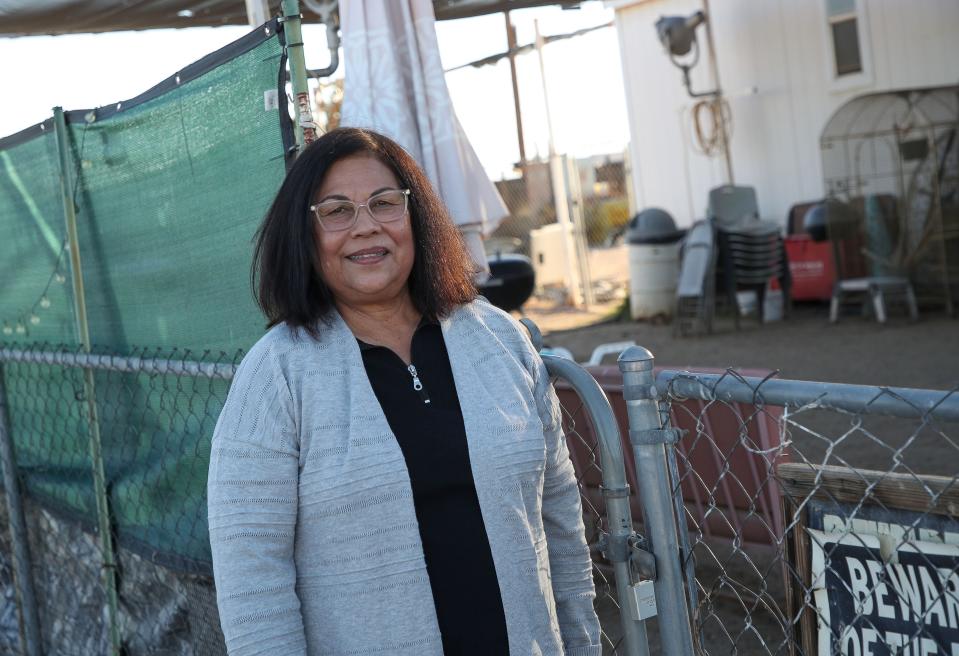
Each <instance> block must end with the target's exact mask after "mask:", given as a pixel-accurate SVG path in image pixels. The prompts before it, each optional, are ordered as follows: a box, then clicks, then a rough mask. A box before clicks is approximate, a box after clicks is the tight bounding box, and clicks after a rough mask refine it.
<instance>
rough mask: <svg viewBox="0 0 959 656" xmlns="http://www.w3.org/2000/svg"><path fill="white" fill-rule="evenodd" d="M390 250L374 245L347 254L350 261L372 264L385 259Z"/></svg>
mask: <svg viewBox="0 0 959 656" xmlns="http://www.w3.org/2000/svg"><path fill="white" fill-rule="evenodd" d="M389 253H390V251H389V249H387V248H380V247H373V248H363V249H360V250H358V251H356V252H355V253H351V254H350V255H347V256H346V259H348V260H349V261H350V262H355V263H356V264H363V265H367V266H368V265H370V264H378V263H380V262H382V261H383V259H384V258H385V257H386V256H387V255H389Z"/></svg>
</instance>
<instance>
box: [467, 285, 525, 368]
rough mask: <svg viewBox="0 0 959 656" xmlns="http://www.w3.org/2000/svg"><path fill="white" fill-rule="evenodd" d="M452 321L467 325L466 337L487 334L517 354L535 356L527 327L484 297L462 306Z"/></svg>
mask: <svg viewBox="0 0 959 656" xmlns="http://www.w3.org/2000/svg"><path fill="white" fill-rule="evenodd" d="M452 320H453V321H454V322H456V321H459V322H461V323H463V324H467V325H466V330H465V331H464V334H465V335H466V336H469V335H475V334H476V333H485V334H488V335H490V336H491V337H493V338H495V339H496V340H498V341H499V342H501V343H503V344H504V345H506V346H508V347H509V348H510V350H512V351H514V352H515V353H517V354H522V355H523V356H528V355H529V354H535V348H534V347H533V343H532V341H531V339H530V335H529V331H527V330H526V327H525V326H523V324H521V323H520V322H519V320H518V319H516V317H514V316H513V315H511V314H510V313H509V312H506V311H504V310H502V309H500V308H498V307H496V306H495V305H493V304H492V303H490V302H489V301H488V300H486V299H485V298H483V297H482V296H479V297H477V298H476V300H474V301H471V302H470V303H466V304H464V305H461V306H460V307H459V309H458V310H457V312H456V313H454V316H453V317H452Z"/></svg>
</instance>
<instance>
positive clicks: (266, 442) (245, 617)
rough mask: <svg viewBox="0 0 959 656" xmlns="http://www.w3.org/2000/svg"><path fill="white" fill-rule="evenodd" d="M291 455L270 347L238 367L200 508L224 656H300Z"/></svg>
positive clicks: (293, 431) (289, 422)
mask: <svg viewBox="0 0 959 656" xmlns="http://www.w3.org/2000/svg"><path fill="white" fill-rule="evenodd" d="M298 447H299V445H298V438H297V428H296V422H295V413H294V411H293V399H292V395H291V393H290V389H289V385H288V383H287V380H286V378H285V377H284V375H283V373H282V372H281V370H280V367H279V366H278V364H277V360H276V358H275V356H274V353H273V352H272V349H271V346H270V344H269V343H267V344H257V345H256V346H255V347H254V348H253V349H252V350H251V351H250V353H249V354H248V355H247V357H246V358H244V360H243V362H242V363H241V364H240V366H239V368H238V370H237V372H236V375H235V377H234V379H233V384H232V386H231V387H230V393H229V395H228V396H227V400H226V404H225V405H224V407H223V411H222V412H221V413H220V417H219V420H218V421H217V424H216V428H215V430H214V433H213V447H212V452H211V454H210V472H209V479H208V484H207V503H208V511H209V523H210V545H211V547H212V551H213V574H214V578H215V580H216V593H217V606H218V607H219V611H220V625H221V626H222V628H223V634H224V636H225V638H226V647H227V652H228V653H229V654H230V656H248V655H252V654H270V655H271V656H275V655H277V654H284V656H285V655H288V654H289V655H293V656H296V655H303V656H305V654H306V637H305V634H304V630H303V619H302V615H301V612H300V602H299V599H298V598H297V595H296V590H295V584H296V568H295V565H294V561H293V539H294V529H295V526H296V516H297V487H298V485H297V484H298V476H299V473H298V472H299V448H298Z"/></svg>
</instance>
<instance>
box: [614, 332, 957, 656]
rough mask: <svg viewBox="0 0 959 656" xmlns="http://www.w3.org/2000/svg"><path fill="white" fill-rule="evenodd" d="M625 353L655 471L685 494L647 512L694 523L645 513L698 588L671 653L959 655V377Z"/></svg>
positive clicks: (646, 453)
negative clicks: (810, 378)
mask: <svg viewBox="0 0 959 656" xmlns="http://www.w3.org/2000/svg"><path fill="white" fill-rule="evenodd" d="M620 366H621V367H622V368H623V369H624V380H623V396H624V398H625V400H626V404H627V406H628V410H629V427H630V431H629V432H630V438H631V441H632V443H633V447H634V451H635V454H636V462H637V467H638V476H640V477H642V476H643V475H644V472H645V474H646V475H649V472H650V469H644V461H645V462H646V466H647V467H649V466H650V463H651V459H652V460H653V461H655V460H656V459H657V458H658V459H659V464H657V465H656V466H655V467H654V468H653V469H656V470H661V471H659V472H658V473H657V474H656V475H657V476H660V477H661V478H662V479H663V480H666V481H667V483H666V485H667V488H668V489H669V490H670V491H671V493H672V494H671V503H672V505H673V508H674V512H669V509H667V508H666V505H667V504H666V503H663V502H662V500H657V499H643V500H642V506H643V509H644V512H646V513H649V512H651V511H652V512H653V514H654V515H655V513H656V512H659V513H660V514H662V515H664V516H666V522H667V523H668V522H669V520H670V519H672V518H679V519H680V521H679V523H678V526H677V527H676V528H677V532H676V533H675V534H674V535H675V536H676V540H675V541H672V540H671V539H670V538H669V536H666V537H665V539H663V538H662V536H660V534H659V533H658V531H656V530H654V528H653V526H652V525H651V523H649V522H648V519H649V515H647V524H646V526H645V527H644V529H645V530H646V532H647V533H648V535H650V537H651V543H652V548H653V551H654V553H655V555H656V559H657V563H658V564H659V568H658V569H659V575H660V576H659V579H658V581H657V584H656V585H657V599H658V600H665V601H666V602H667V603H676V600H677V599H680V598H682V600H683V603H682V606H683V607H682V608H681V609H679V610H678V618H676V617H674V618H669V617H667V616H666V613H667V612H671V611H667V608H665V607H664V606H663V604H662V603H661V604H660V608H659V617H658V618H657V619H658V621H659V623H660V624H661V630H663V650H664V651H663V653H667V654H674V653H675V654H687V653H690V654H691V653H698V654H743V655H746V656H751V655H753V654H790V655H792V654H800V655H812V654H857V655H860V654H861V655H864V654H900V655H903V656H904V655H906V654H909V655H916V654H937V655H938V654H943V655H945V656H952V655H953V654H955V653H959V570H957V567H959V519H957V517H959V435H957V432H956V422H959V389H953V390H951V391H932V390H913V389H902V388H889V387H870V386H858V385H841V384H835V383H818V382H804V381H789V380H780V379H778V378H776V377H775V376H774V375H769V376H766V377H756V376H746V375H742V374H740V373H738V372H736V371H734V370H729V371H727V372H725V373H688V372H677V371H663V372H660V373H659V374H658V375H657V376H656V377H655V379H654V377H653V373H652V356H651V354H649V352H648V351H646V350H645V349H641V348H635V349H631V350H630V351H627V352H626V353H625V354H624V356H623V358H621V360H620ZM631 366H632V367H634V369H635V368H636V367H638V368H639V370H641V372H639V371H635V370H634V371H632V372H631V371H630V367H631ZM654 380H655V382H654ZM657 410H658V412H657ZM641 487H642V486H641ZM645 493H646V489H645V488H642V489H641V495H642V494H645ZM657 507H659V510H657ZM671 554H676V555H678V556H679V558H673V557H672V556H671ZM672 564H674V565H675V567H673V568H672V571H673V574H680V573H681V578H679V579H672V580H667V579H664V577H663V572H664V571H669V569H670V565H672ZM664 565H666V567H664ZM683 579H684V580H683ZM677 605H678V604H677ZM687 614H688V618H687V617H685V615H687ZM664 623H671V625H672V626H674V627H675V628H676V629H677V630H676V632H675V633H674V634H670V635H667V634H666V632H665V630H664V629H665V624H664ZM687 627H691V630H689V631H687V630H686V628H687ZM686 636H688V639H687V637H686ZM669 640H673V642H672V643H671V644H667V641H669Z"/></svg>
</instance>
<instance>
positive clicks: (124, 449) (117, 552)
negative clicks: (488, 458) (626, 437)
mask: <svg viewBox="0 0 959 656" xmlns="http://www.w3.org/2000/svg"><path fill="white" fill-rule="evenodd" d="M239 358H240V354H239V353H237V354H234V355H226V354H222V353H220V354H212V353H200V354H195V353H190V352H177V351H157V350H149V351H147V350H141V351H135V352H134V353H132V354H130V355H127V356H118V355H113V354H109V353H105V352H101V353H93V354H88V353H85V352H83V351H82V350H81V349H77V348H72V349H64V348H62V347H61V348H53V347H51V346H50V345H45V344H44V345H35V346H32V347H30V348H23V347H22V346H17V347H3V348H0V372H2V377H0V380H2V381H3V383H4V385H3V389H2V390H0V392H3V393H2V394H0V398H2V400H3V402H2V405H0V410H2V412H0V422H2V424H0V431H2V433H0V437H2V438H3V439H2V440H0V442H3V443H5V444H8V445H9V446H10V447H12V448H11V449H10V453H9V454H8V455H9V456H12V457H13V458H15V463H16V469H15V474H14V475H13V476H12V477H9V479H8V480H6V483H5V485H4V488H5V490H6V492H5V493H4V495H3V496H4V499H3V500H4V504H3V510H2V512H3V515H4V517H3V519H4V522H3V525H4V526H5V527H7V529H8V530H4V531H3V532H2V536H0V594H2V595H3V597H4V599H6V600H8V601H9V602H10V603H8V604H5V605H4V611H3V612H2V613H0V653H28V654H40V653H46V654H64V655H72V654H76V655H78V656H80V655H84V656H86V655H89V654H107V653H116V652H114V650H113V647H112V645H113V644H116V645H117V650H118V651H122V653H125V654H130V655H134V654H182V655H184V656H186V655H190V654H202V655H206V654H223V653H225V647H224V644H223V637H222V634H221V632H220V628H219V618H218V614H217V609H216V593H215V589H214V586H213V580H212V576H211V573H212V570H211V566H210V557H209V546H208V535H207V525H206V494H205V491H206V473H207V468H208V465H209V450H210V436H211V434H212V432H213V427H214V424H215V422H216V418H217V416H218V414H219V411H220V409H221V407H222V404H223V402H224V400H225V398H226V393H227V391H228V387H229V382H230V380H231V378H232V375H233V373H234V371H235V368H236V363H237V362H238V361H239ZM546 360H547V365H548V367H549V368H550V371H551V373H552V374H553V375H554V376H558V377H559V378H557V379H555V380H556V381H557V383H558V387H559V392H560V395H561V398H562V401H563V411H564V419H565V422H564V424H565V427H566V429H567V442H568V444H569V447H570V452H571V457H572V459H573V461H574V464H575V466H576V470H577V474H578V476H579V480H580V484H581V488H582V490H583V508H584V520H585V523H586V526H587V531H588V538H589V542H590V544H591V546H592V548H593V551H594V553H595V562H596V567H595V570H594V571H595V579H596V584H597V599H596V608H597V612H598V614H599V615H600V617H601V618H602V623H603V629H604V633H603V642H604V648H605V652H606V653H630V654H632V653H641V652H635V651H623V650H622V647H623V645H624V641H626V640H634V641H635V640H638V639H639V638H642V640H643V641H645V633H644V631H643V632H640V631H641V627H636V626H635V624H636V623H634V622H630V623H629V628H626V629H625V633H624V623H623V622H622V620H621V612H620V607H621V605H622V603H623V600H624V598H623V597H622V592H621V591H619V590H618V589H617V585H616V580H617V577H620V579H622V581H624V582H626V583H628V582H629V579H630V576H631V574H630V573H629V571H628V567H629V566H628V562H627V561H628V551H627V547H626V542H627V541H628V540H629V539H630V538H632V536H633V534H632V529H631V525H630V511H629V508H628V499H627V498H626V492H625V476H626V474H625V471H626V470H625V464H624V459H623V451H622V447H621V439H620V434H619V429H618V427H617V425H616V420H615V418H614V416H613V414H612V412H611V411H610V408H609V405H608V403H607V402H606V400H605V397H604V396H603V395H602V392H601V391H600V388H599V386H598V384H597V383H596V382H595V380H594V379H593V378H591V377H590V376H589V375H588V374H586V373H585V371H584V370H582V369H581V368H579V367H578V366H577V365H575V364H573V363H570V362H568V361H565V360H560V359H558V358H551V357H549V356H547V357H546ZM87 372H91V373H92V376H90V377H88V376H86V375H85V374H86V373H87ZM91 381H92V384H91ZM91 399H92V400H93V403H92V405H91V404H90V403H89V401H90V400H91ZM94 432H96V433H97V434H98V435H99V438H100V442H101V445H102V450H101V453H102V468H98V467H95V466H94V464H95V455H92V454H95V453H96V452H95V450H94V449H93V448H91V447H92V441H91V440H90V436H91V435H92V434H93V433H94ZM600 443H602V445H603V446H602V448H601V446H600ZM13 464H14V463H13V462H12V461H10V460H7V461H5V465H13ZM98 469H102V472H103V475H104V477H105V480H104V487H105V489H106V491H107V501H108V503H107V504H106V505H105V506H100V505H98V504H97V499H96V485H95V480H94V479H95V477H96V476H97V474H96V472H97V470H98ZM9 471H11V472H13V471H14V469H13V468H12V467H11V468H10V469H9ZM604 472H605V476H606V478H605V479H604V478H603V476H604ZM11 483H12V484H13V486H12V487H11ZM11 490H12V491H13V494H10V491H11ZM610 495H613V497H612V498H613V500H612V502H611V505H610V507H609V512H612V513H614V515H613V517H614V519H613V522H612V524H611V522H610V521H609V519H608V518H607V503H610V501H609V499H610ZM102 513H106V514H107V517H106V518H105V520H106V521H105V525H108V526H110V535H109V536H108V539H107V540H106V541H104V540H103V539H102V536H101V535H100V533H99V531H98V526H100V525H101V519H104V518H102V517H101V514H102ZM18 514H19V515H21V516H22V517H21V520H20V521H15V519H14V517H13V516H14V515H18ZM610 525H612V526H613V527H614V530H613V531H612V532H610V529H609V527H610ZM18 545H19V546H20V547H21V550H20V551H19V552H18V551H17V546H18ZM611 545H613V546H614V547H615V546H616V545H618V546H619V547H620V548H619V549H618V551H617V549H615V548H613V547H611ZM614 552H615V553H614ZM111 563H113V565H111ZM106 573H109V574H111V575H112V577H107V576H105V574H106ZM14 575H16V576H14ZM111 581H112V582H111ZM113 586H115V590H116V592H115V599H116V602H115V604H114V606H115V610H113V608H111V602H110V595H111V592H110V589H111V587H113ZM31 616H32V618H33V619H32V620H31ZM31 623H32V624H33V625H34V626H33V628H31V627H30V625H31ZM31 631H32V632H34V634H33V635H31ZM20 633H22V634H23V635H24V637H26V638H29V641H28V643H27V644H28V645H29V646H28V647H26V646H25V647H23V649H21V642H20V638H19V636H18V634H20ZM114 635H115V636H116V638H114ZM624 636H625V637H624ZM30 641H32V642H30ZM617 650H619V651H617Z"/></svg>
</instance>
